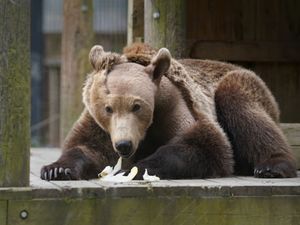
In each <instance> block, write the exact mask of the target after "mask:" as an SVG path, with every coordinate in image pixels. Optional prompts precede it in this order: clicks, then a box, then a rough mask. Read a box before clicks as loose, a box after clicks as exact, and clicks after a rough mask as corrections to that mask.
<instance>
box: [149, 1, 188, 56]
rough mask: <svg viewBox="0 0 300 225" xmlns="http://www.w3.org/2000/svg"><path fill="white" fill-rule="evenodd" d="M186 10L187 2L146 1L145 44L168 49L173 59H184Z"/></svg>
mask: <svg viewBox="0 0 300 225" xmlns="http://www.w3.org/2000/svg"><path fill="white" fill-rule="evenodd" d="M185 9H186V7H185V0H151V1H145V10H144V12H145V42H146V43H149V44H150V45H152V46H154V47H156V48H161V47H167V48H168V49H169V50H170V51H171V54H172V56H173V57H177V58H180V57H184V56H185V54H186V53H185V46H186V37H185V27H186V24H185V13H186V10H185Z"/></svg>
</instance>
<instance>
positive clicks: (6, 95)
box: [0, 0, 30, 187]
mask: <svg viewBox="0 0 300 225" xmlns="http://www.w3.org/2000/svg"><path fill="white" fill-rule="evenodd" d="M0 14H1V22H0V187H4V186H6V187H7V186H11V187H12V186H19V187H20V186H28V185H29V149H30V0H22V1H9V0H0Z"/></svg>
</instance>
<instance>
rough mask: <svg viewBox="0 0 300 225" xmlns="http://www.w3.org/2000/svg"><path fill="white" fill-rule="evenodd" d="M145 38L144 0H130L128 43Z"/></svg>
mask: <svg viewBox="0 0 300 225" xmlns="http://www.w3.org/2000/svg"><path fill="white" fill-rule="evenodd" d="M143 39H144V0H128V22H127V44H128V45H130V44H131V43H133V42H142V41H143Z"/></svg>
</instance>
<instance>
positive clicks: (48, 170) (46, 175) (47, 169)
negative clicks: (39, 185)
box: [41, 164, 78, 181]
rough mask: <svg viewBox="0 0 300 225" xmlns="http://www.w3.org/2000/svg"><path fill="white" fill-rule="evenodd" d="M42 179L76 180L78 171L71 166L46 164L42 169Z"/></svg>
mask: <svg viewBox="0 0 300 225" xmlns="http://www.w3.org/2000/svg"><path fill="white" fill-rule="evenodd" d="M41 179H42V180H48V181H49V180H76V179H78V178H77V176H76V173H75V172H73V170H72V169H71V168H69V167H61V166H55V165H53V164H52V165H48V166H44V167H43V168H42V169H41Z"/></svg>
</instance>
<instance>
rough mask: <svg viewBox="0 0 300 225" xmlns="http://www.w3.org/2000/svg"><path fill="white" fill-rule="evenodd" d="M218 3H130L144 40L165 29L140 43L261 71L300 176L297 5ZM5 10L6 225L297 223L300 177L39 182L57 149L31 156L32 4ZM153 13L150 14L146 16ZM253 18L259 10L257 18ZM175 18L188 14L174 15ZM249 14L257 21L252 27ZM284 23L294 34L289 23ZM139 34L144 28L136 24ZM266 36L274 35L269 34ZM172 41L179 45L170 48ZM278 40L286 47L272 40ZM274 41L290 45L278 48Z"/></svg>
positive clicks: (0, 68) (1, 193) (1, 157)
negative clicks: (280, 114) (279, 110)
mask: <svg viewBox="0 0 300 225" xmlns="http://www.w3.org/2000/svg"><path fill="white" fill-rule="evenodd" d="M70 1H73V0H70ZM86 2H87V1H81V3H86ZM222 2H223V1H213V2H212V1H206V0H201V1H196V0H195V1H187V3H186V4H184V3H185V1H183V0H181V1H171V0H168V1H162V0H153V1H151V4H150V3H149V2H148V1H147V2H145V4H144V7H145V10H144V9H143V6H141V5H139V4H136V5H135V1H134V0H133V1H132V2H131V3H132V4H133V6H137V7H136V8H134V7H133V9H134V10H144V16H145V17H144V19H145V21H144V28H145V29H149V31H147V32H150V33H151V35H155V33H152V32H151V29H154V30H156V29H161V30H160V33H161V32H162V33H164V36H162V37H163V39H162V40H160V39H158V37H151V38H149V37H148V36H147V32H145V35H146V36H145V37H144V39H145V40H149V41H153V42H152V44H153V45H154V46H156V47H161V45H167V44H171V45H170V46H167V47H169V48H170V49H171V50H172V42H171V41H170V40H177V41H178V42H180V45H179V46H185V47H177V46H174V49H175V50H174V51H175V52H177V53H175V55H177V54H178V56H180V55H187V56H190V57H195V58H216V59H221V60H228V61H233V62H236V63H240V64H243V65H245V66H247V67H252V68H254V69H255V70H256V69H257V70H258V71H260V69H259V68H262V69H261V71H262V70H265V73H261V76H262V77H263V78H264V79H265V80H266V81H267V83H269V86H270V87H271V89H273V91H274V92H275V95H277V98H279V103H280V105H281V108H283V121H284V122H289V123H283V124H282V129H283V131H284V133H285V134H286V136H287V138H288V141H289V143H290V144H291V145H292V148H293V150H294V151H295V153H296V154H297V159H298V168H300V167H299V166H300V164H299V162H300V160H299V159H300V157H299V149H300V129H299V127H300V126H299V120H298V116H299V114H297V110H299V108H298V107H297V104H296V103H297V102H296V100H297V99H298V100H299V98H297V95H298V94H299V58H298V57H299V55H298V54H296V51H298V47H297V46H298V44H299V36H297V35H299V34H298V33H297V32H296V31H297V29H298V28H299V22H300V20H298V14H297V10H296V9H297V7H296V6H297V5H293V4H298V3H297V2H295V1H285V2H284V3H282V2H281V1H272V4H270V7H271V8H272V7H273V9H272V10H271V11H269V8H270V7H266V5H264V4H266V3H263V2H262V1H251V3H248V2H247V3H246V2H244V1H230V4H229V2H228V1H227V4H226V5H223V4H225V3H222ZM264 2H265V1H264ZM280 2H281V3H280ZM279 3H280V4H284V7H281V6H282V5H280V4H279ZM173 4H174V5H173ZM0 6H1V7H0V13H1V15H2V13H3V15H4V16H3V21H4V23H3V22H1V23H0V30H1V32H0V46H1V52H0V81H1V83H0V94H1V96H0V184H1V188H0V224H3V225H10V224H14V225H15V224H45V225H52V224H53V225H54V224H72V225H76V224H175V225H176V224H178V225H179V224H220V223H222V224H253V223H254V221H255V224H299V221H300V178H299V176H298V178H292V179H255V178H252V177H231V178H221V179H203V180H171V181H160V182H158V183H152V184H150V183H146V182H140V181H136V182H131V183H128V184H119V185H116V184H107V183H104V182H100V181H98V180H91V181H52V182H47V181H42V180H40V178H39V170H40V168H41V166H42V165H44V164H47V163H49V162H51V161H54V160H55V159H56V158H57V157H58V155H59V150H55V149H32V150H31V156H30V155H29V94H30V85H29V53H30V52H29V30H30V28H29V24H30V14H29V13H30V1H29V0H24V1H8V0H0ZM80 6H81V5H80ZM298 6H299V5H298ZM149 7H150V8H151V9H150V8H149ZM161 7H163V8H161ZM83 9H84V8H83ZM197 9H198V11H197ZM148 10H151V11H150V12H152V14H150V16H149V14H148V13H149V11H148ZM172 10H174V11H172ZM199 10H203V12H202V11H199ZM212 10H217V12H218V17H216V18H214V17H213V15H214V14H212V13H209V12H212ZM251 10H252V11H253V10H256V11H255V13H252V14H251V13H250V12H251ZM282 10H283V11H282ZM284 10H286V11H284ZM131 12H132V11H131ZM178 13H182V14H181V15H180V16H178ZM264 13H266V14H267V15H268V16H266V15H265V14H264ZM272 13H275V14H276V16H275V15H272ZM164 14H167V15H164ZM132 15H133V14H132V13H130V14H129V16H132ZM139 15H140V14H139ZM220 15H222V17H220V18H219V16H220ZM253 15H256V16H257V17H258V18H256V17H255V19H253V18H252V17H253ZM287 15H288V17H286V16H287ZM235 16H239V17H238V18H235ZM274 16H275V17H274ZM174 17H176V18H174ZM202 17H203V18H202ZM240 18H242V19H240ZM274 18H277V19H274ZM278 18H279V19H278ZM287 18H288V22H289V24H290V25H289V26H286V25H285V22H284V21H285V19H287ZM178 20H179V21H178ZM252 20H254V21H255V22H253V21H252ZM273 20H276V21H275V22H279V24H281V25H280V26H276V27H275V26H273V29H271V28H269V26H270V24H272V23H275V22H274V21H273ZM87 21H88V20H87ZM193 21H194V22H193ZM243 21H245V22H244V23H245V24H243V23H242V22H243ZM249 21H250V22H249ZM251 21H252V22H251ZM71 22H72V21H71ZM172 22H174V23H176V24H177V25H174V26H175V27H176V29H171V30H170V29H169V27H168V24H169V23H172ZM133 24H134V23H133ZM146 24H147V25H146ZM178 24H179V25H178ZM251 24H252V25H251ZM275 24H277V23H275ZM282 24H283V25H282ZM74 25H76V24H74ZM147 26H148V27H147ZM157 26H159V27H160V28H157ZM198 26H199V27H198ZM134 27H139V28H138V29H140V25H138V26H132V28H133V29H134ZM193 27H194V28H193ZM199 28H201V29H199ZM267 28H269V30H268V32H266V33H264V32H265V29H267ZM287 28H289V29H290V32H285V34H282V35H287V36H280V35H281V32H280V31H282V29H287ZM198 29H199V30H200V31H201V32H200V31H198ZM219 29H220V30H219ZM237 30H241V32H240V33H239V32H237ZM2 31H3V32H2ZM170 31H174V32H170ZM283 31H284V30H283ZM294 31H295V32H294ZM198 32H199V33H198ZM253 32H254V33H255V34H253ZM274 32H275V33H276V34H274ZM75 33H76V32H75ZM160 33H156V35H160ZM132 34H133V35H132V36H131V37H132V38H134V36H135V35H134V34H137V35H140V33H138V32H136V33H135V32H134V31H132ZM246 34H247V35H248V36H247V35H246ZM170 35H171V36H170ZM264 35H265V36H264ZM268 35H271V37H269V36H268ZM272 35H274V36H272ZM174 36H176V39H172V37H174ZM137 37H138V36H137ZM257 38H258V39H259V38H261V39H262V40H261V42H259V43H258V41H257V40H256V39H257ZM276 38H278V39H280V40H276V41H275V39H276ZM141 39H143V37H142V38H140V39H139V40H141ZM220 39H222V40H220ZM244 39H245V40H244ZM155 40H158V41H155ZM73 41H75V42H76V40H73ZM278 42H279V43H280V42H284V43H283V44H282V46H281V45H280V46H281V47H280V46H279V47H278V45H279V43H278ZM263 43H265V44H263ZM268 46H269V47H268ZM270 46H271V47H270ZM83 47H85V46H83ZM180 49H184V52H180ZM205 49H206V50H205ZM255 49H256V50H255ZM269 51H272V52H271V53H268V52H269ZM213 52H215V54H213ZM298 52H299V51H298ZM66 74H68V73H66ZM263 74H272V76H273V74H275V75H274V77H271V75H263ZM264 76H265V77H264ZM268 76H270V78H269V80H268ZM285 78H287V79H285ZM285 85H287V87H286V86H285ZM293 101H295V102H293ZM286 105H287V106H286ZM291 122H293V123H291ZM297 122H298V123H297ZM30 159H31V168H30V172H29V162H30Z"/></svg>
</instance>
